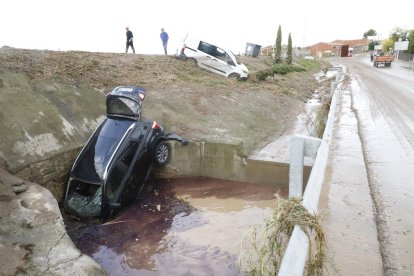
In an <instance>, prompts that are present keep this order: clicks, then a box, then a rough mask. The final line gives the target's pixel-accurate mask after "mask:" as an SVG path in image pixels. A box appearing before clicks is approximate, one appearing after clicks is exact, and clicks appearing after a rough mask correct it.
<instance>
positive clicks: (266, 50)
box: [260, 45, 310, 58]
mask: <svg viewBox="0 0 414 276" xmlns="http://www.w3.org/2000/svg"><path fill="white" fill-rule="evenodd" d="M274 51H275V46H272V45H271V46H266V47H262V49H261V51H260V53H261V54H262V55H264V56H269V55H272V56H273V55H274ZM286 52H287V45H282V57H283V58H286ZM292 55H293V56H294V57H304V56H309V55H310V48H309V47H302V48H301V47H293V49H292Z"/></svg>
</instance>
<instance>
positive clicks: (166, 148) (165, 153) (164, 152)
mask: <svg viewBox="0 0 414 276" xmlns="http://www.w3.org/2000/svg"><path fill="white" fill-rule="evenodd" d="M170 153H171V149H170V145H169V144H168V143H167V142H165V141H161V142H159V143H158V144H157V145H156V146H155V148H154V163H155V165H157V166H165V165H167V163H168V161H169V160H170Z"/></svg>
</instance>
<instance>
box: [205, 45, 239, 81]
mask: <svg viewBox="0 0 414 276" xmlns="http://www.w3.org/2000/svg"><path fill="white" fill-rule="evenodd" d="M210 64H211V66H212V67H214V68H215V70H216V71H217V73H219V74H221V75H223V76H227V75H228V74H229V73H230V72H231V71H233V69H232V66H235V64H234V62H233V60H232V59H231V57H230V56H229V54H227V52H226V51H225V50H223V49H221V48H219V47H216V49H215V52H214V56H213V58H212V59H211V63H210Z"/></svg>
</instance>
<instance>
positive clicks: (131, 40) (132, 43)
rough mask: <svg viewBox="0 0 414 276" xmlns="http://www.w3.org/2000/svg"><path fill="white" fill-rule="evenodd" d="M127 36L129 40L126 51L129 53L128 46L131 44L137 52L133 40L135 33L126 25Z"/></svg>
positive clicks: (133, 50)
mask: <svg viewBox="0 0 414 276" xmlns="http://www.w3.org/2000/svg"><path fill="white" fill-rule="evenodd" d="M126 37H127V41H126V48H125V53H128V48H129V46H131V48H132V52H133V53H134V54H135V49H134V42H133V38H134V35H133V34H132V32H131V31H130V30H129V28H128V27H126Z"/></svg>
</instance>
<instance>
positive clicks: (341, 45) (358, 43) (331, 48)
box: [310, 38, 368, 57]
mask: <svg viewBox="0 0 414 276" xmlns="http://www.w3.org/2000/svg"><path fill="white" fill-rule="evenodd" d="M367 50H368V39H367V38H362V39H353V40H340V39H337V40H334V41H332V42H328V43H327V42H319V43H316V44H314V45H312V46H311V50H310V52H311V55H312V56H314V57H346V56H349V55H352V54H360V53H365V52H366V51H367Z"/></svg>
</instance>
